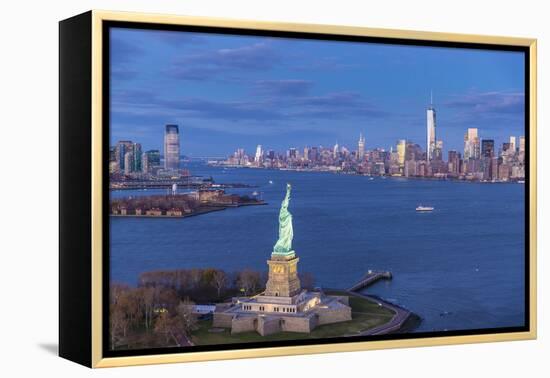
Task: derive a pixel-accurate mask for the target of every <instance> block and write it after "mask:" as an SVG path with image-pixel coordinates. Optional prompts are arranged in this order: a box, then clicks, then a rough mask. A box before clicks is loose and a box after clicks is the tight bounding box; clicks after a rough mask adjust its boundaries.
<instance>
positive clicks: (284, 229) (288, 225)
mask: <svg viewBox="0 0 550 378" xmlns="http://www.w3.org/2000/svg"><path fill="white" fill-rule="evenodd" d="M291 189H292V186H291V185H290V184H286V196H285V198H284V200H283V202H282V204H281V211H280V212H279V240H277V243H275V247H273V254H275V255H289V254H292V253H294V251H293V250H292V237H293V236H294V233H293V230H292V214H290V212H289V211H288V204H289V202H290V190H291Z"/></svg>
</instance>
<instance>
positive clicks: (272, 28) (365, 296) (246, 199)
mask: <svg viewBox="0 0 550 378" xmlns="http://www.w3.org/2000/svg"><path fill="white" fill-rule="evenodd" d="M59 73H60V277H59V280H60V308H59V311H60V314H59V318H60V334H59V340H60V341H59V342H60V349H59V350H60V355H61V356H62V357H65V358H67V359H70V360H73V361H75V362H78V363H81V364H83V365H86V366H90V367H107V366H121V365H137V364H147V363H166V362H181V361H201V360H211V359H223V358H243V357H255V356H275V355H287V354H306V353H324V352H332V351H352V350H366V349H374V348H393V347H406V346H428V345H441V344H455V343H470V342H486V341H503V340H520V339H531V338H535V337H536V301H535V299H536V296H535V293H536V291H535V290H536V288H535V283H536V256H535V250H536V246H535V241H536V217H535V216H536V41H535V40H533V39H524V38H510V37H489V36H477V35H458V34H444V33H429V32H413V31H400V30H380V29H369V28H361V27H344V26H328V25H307V24H284V23H265V22H254V21H235V20H223V19H210V18H193V17H182V16H161V15H148V14H134V13H114V12H102V11H101V12H100V11H91V12H88V13H85V14H82V15H79V16H75V17H73V18H70V19H67V20H64V21H61V22H60V72H59Z"/></svg>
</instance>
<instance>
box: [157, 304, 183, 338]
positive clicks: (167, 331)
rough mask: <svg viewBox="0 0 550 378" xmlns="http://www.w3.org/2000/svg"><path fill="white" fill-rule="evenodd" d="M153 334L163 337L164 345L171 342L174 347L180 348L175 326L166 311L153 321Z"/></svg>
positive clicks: (174, 322)
mask: <svg viewBox="0 0 550 378" xmlns="http://www.w3.org/2000/svg"><path fill="white" fill-rule="evenodd" d="M154 330H155V333H158V334H162V335H164V337H165V339H166V344H168V343H169V342H170V340H173V341H174V343H175V344H176V346H181V345H180V342H179V340H178V338H177V336H176V335H177V325H176V321H175V319H174V318H173V317H171V316H170V313H169V312H168V311H164V312H161V313H160V314H159V316H158V317H157V319H156V321H155V328H154Z"/></svg>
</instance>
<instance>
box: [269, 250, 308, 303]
mask: <svg viewBox="0 0 550 378" xmlns="http://www.w3.org/2000/svg"><path fill="white" fill-rule="evenodd" d="M299 260H300V259H299V258H298V257H296V254H295V253H294V251H290V252H289V253H288V254H280V253H275V252H274V253H272V254H271V259H270V260H267V265H268V266H269V278H268V280H267V284H266V288H265V293H264V295H266V296H269V297H293V296H295V295H297V294H299V293H300V290H301V285H300V279H299V278H298V261H299Z"/></svg>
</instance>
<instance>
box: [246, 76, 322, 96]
mask: <svg viewBox="0 0 550 378" xmlns="http://www.w3.org/2000/svg"><path fill="white" fill-rule="evenodd" d="M312 86H313V82H311V81H309V80H292V79H286V80H259V81H256V82H255V83H254V87H253V90H252V92H253V93H254V94H257V95H260V96H267V97H279V96H304V95H306V94H308V92H309V90H310V89H311V87H312Z"/></svg>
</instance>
